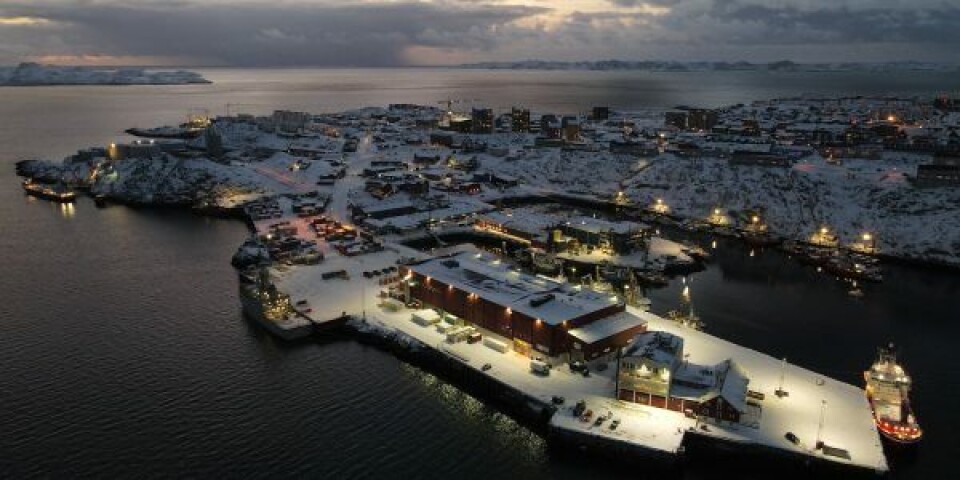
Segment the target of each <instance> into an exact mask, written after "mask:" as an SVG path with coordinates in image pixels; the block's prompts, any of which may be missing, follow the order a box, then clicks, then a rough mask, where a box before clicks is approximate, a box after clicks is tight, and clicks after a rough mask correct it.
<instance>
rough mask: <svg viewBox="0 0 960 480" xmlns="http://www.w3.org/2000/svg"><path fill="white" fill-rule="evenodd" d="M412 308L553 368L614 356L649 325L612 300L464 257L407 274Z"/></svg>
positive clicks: (419, 265)
mask: <svg viewBox="0 0 960 480" xmlns="http://www.w3.org/2000/svg"><path fill="white" fill-rule="evenodd" d="M404 273H405V279H406V282H405V285H406V287H405V290H406V292H405V293H406V295H407V297H408V298H407V300H408V301H410V300H414V299H415V300H419V301H420V302H422V303H423V305H424V307H431V308H435V309H438V310H440V311H441V312H442V313H444V314H449V315H453V316H455V317H458V318H459V319H460V320H461V321H463V322H464V323H470V324H473V325H475V326H477V327H480V328H483V329H485V330H487V331H489V332H492V333H494V334H496V335H499V336H502V337H504V338H506V339H508V340H509V341H511V342H512V344H513V349H514V350H515V351H517V352H519V353H521V354H523V355H528V356H544V357H549V358H550V360H551V361H563V360H591V359H594V358H597V357H600V356H602V355H613V354H615V352H616V351H617V349H618V348H621V347H624V346H626V345H627V344H628V343H629V342H630V341H632V339H633V338H634V337H635V336H636V335H637V334H638V333H640V332H643V331H645V330H646V322H645V321H644V320H642V319H640V318H638V317H636V316H634V315H631V314H629V313H627V312H626V307H625V304H624V303H623V302H621V301H620V299H619V298H618V297H616V296H611V295H610V294H609V293H599V292H595V291H592V290H589V289H584V288H582V287H579V286H577V287H575V286H571V285H568V284H566V283H561V282H557V281H554V280H551V279H549V278H545V277H539V276H532V275H528V274H526V273H522V272H519V271H516V270H513V269H511V268H509V267H508V266H507V265H505V264H502V263H501V262H500V260H498V259H496V258H493V257H490V256H486V255H483V254H479V253H472V252H466V253H461V254H458V255H453V256H450V257H441V258H434V259H431V260H427V261H424V262H421V263H417V264H413V265H408V266H406V267H404Z"/></svg>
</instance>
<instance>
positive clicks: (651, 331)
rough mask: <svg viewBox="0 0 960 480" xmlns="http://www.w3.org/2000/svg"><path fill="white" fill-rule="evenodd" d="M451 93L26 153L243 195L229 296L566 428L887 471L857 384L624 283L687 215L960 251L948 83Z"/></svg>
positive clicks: (955, 141)
mask: <svg viewBox="0 0 960 480" xmlns="http://www.w3.org/2000/svg"><path fill="white" fill-rule="evenodd" d="M451 107H452V105H448V106H447V108H446V109H440V108H437V107H434V106H420V105H409V104H395V105H390V106H387V107H369V108H363V109H357V110H351V111H346V112H339V113H326V114H311V113H307V112H295V111H276V112H274V113H273V114H272V115H266V116H254V115H247V114H240V115H233V116H225V117H218V118H214V119H203V120H204V121H203V122H200V123H198V125H203V127H202V130H200V131H202V133H201V134H198V135H197V136H196V137H194V138H184V139H178V140H156V139H153V140H151V139H138V140H131V141H130V142H128V143H116V144H111V145H107V146H102V147H92V148H87V149H84V150H81V151H79V152H77V154H75V155H72V156H70V157H68V158H67V159H65V160H64V161H62V162H53V161H43V160H30V161H23V162H20V163H19V164H18V165H17V168H18V173H19V174H20V175H22V176H24V177H27V178H28V180H29V181H35V182H45V183H56V184H57V185H60V186H61V187H62V186H63V185H67V186H72V187H74V188H76V189H78V190H86V191H88V192H89V193H90V194H92V195H94V196H95V197H96V198H97V200H98V202H100V203H102V204H105V203H106V202H109V201H111V200H113V201H119V202H124V203H131V204H140V205H172V206H183V207H189V208H194V209H196V210H198V211H200V212H203V213H231V214H235V215H237V216H240V217H242V218H243V219H245V220H246V221H247V222H248V225H249V226H250V229H251V237H250V238H249V239H248V240H247V241H246V242H245V243H244V244H243V245H242V246H241V248H240V249H239V250H238V252H237V254H236V255H235V256H234V258H233V263H234V265H235V266H236V267H237V268H238V271H239V273H240V285H239V287H240V300H241V302H242V304H243V309H244V311H245V312H246V313H247V315H248V317H250V318H251V319H252V320H254V321H255V322H256V323H258V324H260V325H262V326H264V328H266V329H267V330H268V331H270V332H271V333H272V334H274V335H277V336H279V337H281V338H284V339H296V338H303V337H306V336H309V335H312V334H313V333H315V332H316V331H318V330H321V329H327V328H340V327H343V326H346V328H349V329H351V330H352V331H353V332H355V333H356V334H358V335H370V336H374V337H377V338H378V339H380V340H379V341H382V342H385V343H388V344H391V345H392V346H393V347H395V349H396V350H404V351H409V350H413V351H414V352H420V353H423V352H428V353H429V355H432V356H433V357H432V358H434V359H435V360H436V361H437V363H446V364H450V363H452V364H454V365H456V368H457V369H458V371H459V372H461V377H458V378H463V377H462V376H463V375H468V374H469V375H470V376H472V377H473V378H479V379H483V381H489V382H491V383H490V384H491V385H495V386H496V389H502V390H503V391H508V392H511V395H507V397H511V398H514V399H516V402H515V405H514V407H513V408H516V409H519V410H528V411H529V410H533V411H535V412H536V414H537V415H538V416H540V417H539V418H541V419H542V420H543V421H544V422H545V423H546V424H547V428H548V429H549V431H550V433H551V436H553V435H557V436H559V437H560V438H565V439H569V442H570V443H572V444H574V445H580V446H582V445H591V448H595V449H597V450H612V451H618V452H623V451H627V452H630V453H631V454H632V453H638V454H639V453H642V454H644V455H653V456H658V457H663V458H668V459H674V460H675V459H677V458H680V457H682V456H683V455H685V452H686V445H687V444H689V442H691V441H703V442H707V443H708V444H710V445H715V446H717V447H718V448H721V449H729V450H734V451H744V452H747V451H753V452H758V453H761V454H772V455H774V456H776V457H784V458H792V459H794V460H798V461H799V462H801V463H807V462H808V461H811V462H814V463H816V464H817V465H826V466H828V467H830V468H833V467H842V468H851V469H856V470H866V471H869V472H876V473H883V472H886V471H887V470H888V468H889V467H888V465H887V462H886V458H885V456H884V451H883V448H882V446H881V443H880V442H881V440H880V437H879V435H878V433H877V430H876V426H875V419H874V416H873V413H872V409H871V406H870V403H869V402H868V400H867V397H866V395H865V392H864V391H863V390H861V389H860V388H859V387H856V386H853V385H848V384H844V383H842V382H839V381H836V380H832V379H830V378H827V377H825V376H823V375H820V374H818V373H815V372H812V371H809V370H806V369H803V368H799V367H796V366H791V365H787V364H786V362H785V361H783V360H780V359H776V358H773V357H771V356H769V355H765V354H763V353H761V352H757V351H753V350H750V349H747V348H743V347H741V346H738V345H734V344H731V343H729V342H726V341H724V340H723V339H720V338H717V337H715V336H712V335H709V334H706V333H704V332H700V331H698V330H697V324H696V322H695V321H692V320H693V318H692V317H694V315H693V309H692V306H691V308H690V314H688V315H686V318H683V317H682V316H680V315H682V314H680V315H676V316H672V315H669V314H668V315H667V318H664V317H660V316H658V315H655V314H653V313H650V312H648V311H647V309H648V308H649V306H650V301H649V300H648V299H645V298H643V296H642V295H643V294H642V289H641V288H638V286H639V285H641V284H643V283H645V282H646V283H647V284H656V280H657V278H658V277H662V275H666V274H669V273H670V269H671V267H674V268H676V267H677V266H678V265H679V266H684V265H686V266H689V265H691V264H694V263H695V262H697V261H698V260H697V259H698V258H702V257H704V256H708V253H707V252H705V251H703V249H701V248H698V247H697V246H696V245H689V244H685V243H683V242H684V241H686V240H687V239H681V238H673V239H670V238H668V237H670V236H672V235H679V234H680V233H679V232H680V231H681V230H692V231H707V232H709V233H708V234H709V235H724V236H730V237H737V238H741V239H742V240H743V241H744V242H759V243H762V244H764V245H771V246H772V245H776V244H779V243H781V242H783V243H785V244H788V245H794V244H799V245H806V246H811V248H812V247H816V248H817V249H818V254H819V255H822V256H821V257H818V261H821V262H823V266H824V269H825V270H826V271H831V268H833V264H832V263H830V262H831V261H832V260H835V259H837V258H845V257H843V256H844V255H850V256H851V258H857V260H856V261H857V262H861V263H866V262H867V261H872V260H873V258H874V257H875V256H877V255H886V256H889V257H896V258H903V259H911V260H914V261H920V262H928V263H936V264H940V265H947V266H951V267H958V266H960V188H958V187H960V101H956V100H953V99H949V98H940V99H936V100H931V99H896V98H860V97H857V98H834V99H805V98H794V99H778V100H769V101H758V102H754V103H752V104H749V105H735V106H731V107H728V108H722V109H716V110H711V109H700V108H691V107H678V108H677V109H673V110H668V111H664V110H634V111H617V110H614V109H611V108H608V107H604V106H598V107H596V108H594V109H593V111H592V112H591V114H590V115H562V114H561V115H557V114H554V113H550V112H538V113H537V114H536V115H533V114H531V112H530V111H529V110H527V109H523V108H514V109H511V110H510V111H509V112H499V113H498V112H494V111H493V110H492V109H488V108H473V109H472V110H471V111H469V112H457V111H454V110H453V108H451ZM159 133H164V132H159ZM28 193H29V192H28ZM465 238H466V239H467V240H464V239H465ZM784 241H785V242H784ZM418 242H426V243H418ZM468 242H471V243H474V244H475V246H471V245H466V243H468ZM424 245H425V247H424ZM784 248H793V247H792V246H791V247H786V246H785V247H784ZM481 250H482V251H481ZM788 251H790V250H788ZM827 251H829V252H827ZM823 255H826V256H823ZM854 256H855V257H854ZM864 258H866V259H867V260H864ZM840 270H843V269H842V268H841V269H840ZM688 320H691V321H688ZM618 352H622V353H623V355H620V354H619V353H618ZM584 371H587V372H588V374H584ZM581 400H582V402H581ZM827 404H829V405H830V407H829V413H827V410H826V405H827ZM825 415H829V418H830V421H829V422H824V420H823V419H824V417H825Z"/></svg>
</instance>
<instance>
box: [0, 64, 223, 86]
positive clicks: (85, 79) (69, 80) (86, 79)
mask: <svg viewBox="0 0 960 480" xmlns="http://www.w3.org/2000/svg"><path fill="white" fill-rule="evenodd" d="M189 83H211V82H210V81H209V80H207V79H205V78H203V76H201V75H200V74H198V73H195V72H188V71H184V70H177V71H169V72H148V71H146V70H144V69H142V68H116V69H107V68H96V67H62V66H55V65H41V64H39V63H30V62H26V63H21V64H20V65H17V66H16V67H0V86H38V85H185V84H189Z"/></svg>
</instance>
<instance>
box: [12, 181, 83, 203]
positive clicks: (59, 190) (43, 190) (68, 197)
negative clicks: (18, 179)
mask: <svg viewBox="0 0 960 480" xmlns="http://www.w3.org/2000/svg"><path fill="white" fill-rule="evenodd" d="M23 190H24V191H25V192H27V193H28V194H30V195H33V196H35V197H39V198H44V199H47V200H53V201H54V202H60V203H71V202H73V200H74V199H75V198H77V193H76V192H74V191H73V190H70V189H69V188H67V187H66V186H65V185H63V184H62V183H61V184H44V183H36V182H34V181H32V180H27V181H25V182H23Z"/></svg>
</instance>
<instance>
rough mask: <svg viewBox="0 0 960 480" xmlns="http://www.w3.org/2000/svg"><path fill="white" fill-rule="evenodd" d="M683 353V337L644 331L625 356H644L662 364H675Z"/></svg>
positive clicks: (635, 339) (636, 338)
mask: <svg viewBox="0 0 960 480" xmlns="http://www.w3.org/2000/svg"><path fill="white" fill-rule="evenodd" d="M680 355H683V337H680V336H677V335H674V334H672V333H668V332H663V331H657V332H644V333H641V334H640V335H637V336H636V337H634V339H633V346H631V347H630V348H629V349H627V352H626V354H625V355H624V356H625V357H643V358H646V359H648V360H650V361H652V362H655V363H658V364H661V365H673V364H674V363H675V362H676V361H677V360H679V357H680Z"/></svg>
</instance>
